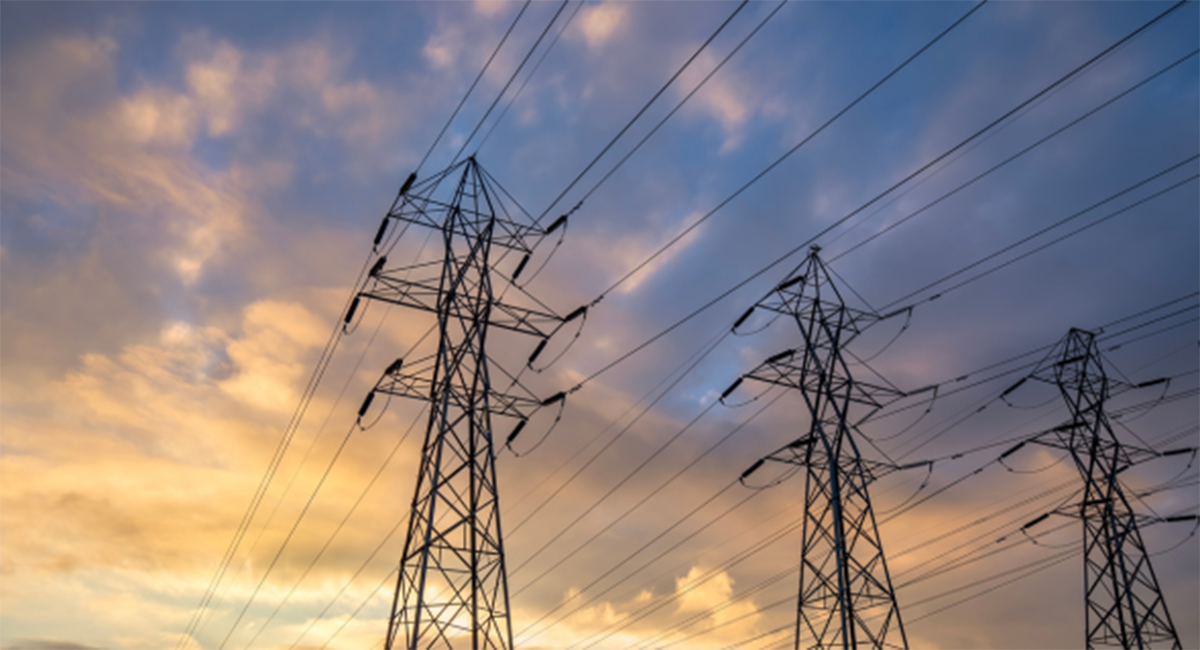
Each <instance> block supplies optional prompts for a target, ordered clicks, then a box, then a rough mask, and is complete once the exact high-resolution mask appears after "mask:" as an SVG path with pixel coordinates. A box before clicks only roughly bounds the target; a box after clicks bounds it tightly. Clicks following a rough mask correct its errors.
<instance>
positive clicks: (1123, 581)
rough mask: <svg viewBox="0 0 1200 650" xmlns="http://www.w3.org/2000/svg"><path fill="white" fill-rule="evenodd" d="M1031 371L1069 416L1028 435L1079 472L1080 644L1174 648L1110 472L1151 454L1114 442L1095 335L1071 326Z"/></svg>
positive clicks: (1174, 637)
mask: <svg viewBox="0 0 1200 650" xmlns="http://www.w3.org/2000/svg"><path fill="white" fill-rule="evenodd" d="M1031 378H1033V379H1035V380H1039V381H1043V382H1046V383H1049V384H1054V385H1057V386H1058V389H1059V391H1060V392H1061V393H1062V397H1063V399H1064V400H1066V403H1067V407H1068V408H1069V409H1070V411H1071V421H1070V422H1068V423H1066V424H1063V425H1061V426H1058V427H1055V429H1054V430H1053V431H1051V432H1050V435H1043V436H1040V437H1039V438H1038V439H1037V440H1036V442H1038V443H1039V444H1042V445H1047V446H1050V447H1054V448H1058V449H1062V450H1065V451H1067V452H1068V453H1069V454H1070V456H1071V458H1072V460H1073V461H1074V463H1075V467H1076V468H1077V469H1078V470H1079V473H1080V476H1082V478H1083V498H1082V500H1081V501H1080V502H1079V504H1078V507H1077V508H1076V509H1074V512H1069V513H1066V514H1073V515H1075V516H1078V517H1079V518H1080V520H1081V521H1082V522H1083V550H1084V552H1083V573H1084V578H1083V579H1084V596H1085V600H1086V609H1085V615H1084V620H1085V627H1086V630H1087V637H1086V638H1087V647H1088V648H1106V647H1117V648H1150V647H1154V646H1156V645H1157V646H1170V647H1171V648H1180V647H1182V646H1181V645H1180V642H1179V635H1178V634H1177V633H1176V631H1175V625H1174V624H1173V623H1172V622H1171V615H1170V614H1169V613H1168V612H1167V603H1166V601H1165V600H1164V599H1163V594H1162V590H1161V589H1160V588H1159V585H1158V579H1157V578H1156V577H1155V575H1154V568H1153V567H1152V566H1151V564H1150V555H1149V554H1147V552H1146V545H1145V543H1144V542H1143V541H1142V536H1141V533H1140V532H1139V530H1138V526H1139V521H1140V520H1143V519H1146V518H1145V517H1143V516H1140V515H1138V514H1137V513H1135V512H1134V510H1133V508H1131V507H1130V505H1129V500H1128V499H1127V498H1126V496H1125V491H1124V490H1123V489H1122V487H1121V482H1120V481H1119V480H1118V475H1119V474H1120V473H1121V472H1123V471H1125V470H1126V469H1128V468H1129V467H1131V466H1132V465H1134V464H1136V463H1138V462H1140V461H1143V460H1145V459H1147V458H1152V457H1157V456H1158V455H1159V454H1158V453H1157V452H1154V451H1152V450H1147V449H1141V448H1138V447H1134V446H1129V445H1124V444H1122V443H1121V442H1120V441H1119V440H1118V439H1117V437H1116V435H1114V433H1113V429H1112V425H1111V424H1110V422H1109V419H1108V416H1107V415H1106V413H1105V411H1104V406H1105V401H1106V399H1107V398H1108V394H1109V378H1108V376H1107V374H1106V373H1105V370H1104V365H1103V363H1102V361H1101V358H1100V350H1099V347H1098V346H1097V344H1096V336H1095V334H1093V333H1092V332H1088V331H1084V330H1079V329H1072V330H1071V331H1070V332H1068V333H1067V335H1066V337H1064V338H1063V339H1062V341H1060V342H1059V344H1058V346H1057V347H1056V348H1055V349H1054V350H1053V351H1052V352H1051V353H1050V355H1049V356H1048V357H1047V360H1046V361H1043V362H1042V363H1041V364H1040V365H1039V367H1038V368H1037V369H1035V370H1034V372H1033V374H1032V375H1031Z"/></svg>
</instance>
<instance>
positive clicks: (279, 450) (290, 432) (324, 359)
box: [177, 0, 530, 648]
mask: <svg viewBox="0 0 1200 650" xmlns="http://www.w3.org/2000/svg"><path fill="white" fill-rule="evenodd" d="M529 4H530V0H526V2H525V4H524V5H523V6H522V7H521V10H520V11H519V12H518V14H517V17H516V18H515V19H514V20H513V22H512V24H511V25H510V26H509V28H508V30H507V31H506V32H505V34H504V37H503V38H502V39H501V40H500V43H499V44H498V45H497V46H496V49H495V50H494V51H493V52H492V55H491V56H490V57H489V58H488V60H487V63H485V64H484V67H483V69H482V70H480V72H479V74H478V75H477V76H476V78H475V81H474V82H473V83H472V84H471V86H470V88H469V89H468V90H467V93H466V94H465V95H464V96H463V98H462V100H461V101H460V102H459V105H458V107H456V108H455V110H454V113H453V114H452V115H451V117H450V119H449V120H447V122H446V125H445V126H444V127H443V128H442V130H441V132H440V133H439V134H438V136H437V138H435V139H434V142H433V143H432V144H431V145H430V148H429V150H428V151H427V152H426V154H425V156H424V157H423V158H422V160H421V163H420V164H418V166H417V169H418V170H419V169H420V167H421V166H423V165H424V163H425V161H426V160H427V159H428V157H429V155H430V154H431V153H432V152H433V150H434V148H435V147H436V146H437V142H438V141H439V140H440V139H441V138H442V136H443V135H444V134H445V132H446V129H448V128H449V126H450V124H451V123H452V122H453V120H454V117H455V116H457V114H458V112H459V110H460V109H461V108H462V106H463V104H464V103H465V102H466V100H467V98H468V97H469V96H470V94H471V92H472V91H473V90H474V88H475V86H476V84H478V82H479V80H480V79H481V78H482V77H483V75H484V73H485V72H486V71H487V68H488V67H489V66H490V65H491V63H492V60H493V59H495V57H496V54H497V53H498V52H499V51H500V48H501V47H502V46H503V45H504V42H505V41H506V40H507V39H508V36H509V35H510V34H511V33H512V30H513V28H515V27H516V24H517V22H518V21H519V20H520V18H521V16H522V15H523V14H524V13H525V10H526V9H527V8H528V6H529ZM405 230H407V229H405ZM398 239H399V237H396V238H395V239H393V242H394V241H397V240H398ZM393 245H394V243H393ZM372 257H373V254H368V256H367V258H366V259H365V260H364V261H363V265H362V268H361V269H360V270H359V273H358V277H357V278H356V279H355V281H354V287H355V291H357V287H358V286H359V285H360V284H361V282H362V279H363V276H364V275H365V274H366V271H367V268H368V266H369V265H370V263H371V258H372ZM353 296H354V292H351V295H350V296H348V297H347V298H346V304H344V305H343V306H342V312H339V313H343V312H345V310H346V309H347V308H348V307H349V304H350V301H351V300H352V299H353ZM342 333H343V329H342V327H341V323H340V322H339V323H335V325H334V328H333V332H332V333H331V334H330V339H329V341H327V343H326V346H325V349H324V351H323V352H322V355H321V357H320V358H319V359H318V362H317V366H316V368H314V371H313V375H312V376H311V377H310V379H309V383H308V385H307V386H306V387H305V391H304V392H303V393H302V394H301V399H300V403H299V404H298V405H297V408H296V410H295V412H294V413H293V415H292V419H291V421H290V422H289V424H288V427H287V428H286V429H285V430H284V435H283V436H282V437H281V440H280V443H279V445H278V446H277V447H276V451H275V453H274V455H273V456H272V459H271V461H270V462H269V463H268V468H267V470H266V472H265V473H264V476H263V479H262V480H261V481H260V483H259V487H258V488H257V489H256V491H255V494H254V496H253V497H252V498H251V502H250V505H249V506H248V507H247V509H246V513H245V514H244V515H243V518H242V522H241V523H240V524H239V526H238V529H237V531H236V532H235V533H234V538H233V539H232V540H231V541H230V544H229V546H228V547H227V549H226V552H225V554H224V556H223V558H222V561H221V563H220V565H219V568H218V570H217V571H216V572H215V573H214V576H213V579H212V580H211V581H210V584H209V587H208V588H207V589H206V591H205V594H204V595H203V596H202V598H201V601H200V604H198V605H197V607H196V610H195V612H194V613H193V615H192V617H191V620H190V621H189V623H188V626H187V627H186V628H185V630H184V632H183V633H182V634H181V636H180V639H179V642H178V644H177V647H180V648H181V647H183V645H184V644H185V643H186V642H187V639H188V638H189V637H190V635H191V634H193V633H194V632H195V631H196V629H197V627H198V626H199V624H200V623H201V621H202V618H203V615H204V613H205V612H206V611H207V610H206V607H207V605H208V604H209V602H210V601H211V600H212V597H213V596H214V595H215V592H216V589H217V588H218V586H219V585H220V582H221V580H222V579H223V578H224V575H225V572H226V570H227V569H228V566H229V564H230V563H231V562H232V560H233V556H234V555H235V554H236V552H237V549H238V547H239V546H240V545H241V541H242V539H243V538H244V537H245V534H246V532H247V531H248V528H249V524H250V522H251V520H252V519H253V517H254V515H255V513H257V511H258V507H259V505H260V504H261V502H262V499H263V498H264V497H265V495H266V490H267V487H268V486H269V485H270V483H271V481H272V480H273V478H274V475H275V472H276V471H277V470H278V467H279V464H280V463H281V462H282V459H283V456H284V454H285V453H286V450H287V447H288V446H289V445H290V443H291V439H292V438H293V437H294V435H295V432H296V430H297V429H298V427H299V423H300V420H302V419H303V415H304V413H305V412H306V411H307V407H308V404H309V403H310V402H311V400H312V397H313V395H314V394H315V392H316V387H317V385H319V383H320V380H321V378H322V377H323V376H324V374H325V370H326V368H327V367H328V365H329V362H330V360H331V358H332V356H333V352H334V350H335V349H336V347H337V343H338V341H340V339H341V336H342Z"/></svg>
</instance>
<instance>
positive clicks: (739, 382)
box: [718, 376, 745, 404]
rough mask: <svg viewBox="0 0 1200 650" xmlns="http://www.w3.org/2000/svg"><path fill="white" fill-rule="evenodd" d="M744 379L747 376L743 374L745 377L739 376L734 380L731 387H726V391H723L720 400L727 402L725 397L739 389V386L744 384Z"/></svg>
mask: <svg viewBox="0 0 1200 650" xmlns="http://www.w3.org/2000/svg"><path fill="white" fill-rule="evenodd" d="M744 379H745V377H744V376H743V377H738V378H737V379H735V380H733V383H732V384H730V385H729V388H726V389H725V392H724V393H721V397H720V398H719V400H718V401H720V402H721V403H722V404H725V398H726V397H729V396H730V394H732V393H733V391H735V390H737V387H738V386H741V385H742V380H744Z"/></svg>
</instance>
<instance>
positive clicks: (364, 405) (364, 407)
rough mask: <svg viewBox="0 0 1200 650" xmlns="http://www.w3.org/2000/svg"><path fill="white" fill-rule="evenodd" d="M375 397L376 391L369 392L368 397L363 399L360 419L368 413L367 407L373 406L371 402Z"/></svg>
mask: <svg viewBox="0 0 1200 650" xmlns="http://www.w3.org/2000/svg"><path fill="white" fill-rule="evenodd" d="M374 399H375V391H371V392H369V393H367V398H366V399H364V400H363V403H362V406H360V407H358V419H359V420H361V419H362V418H363V416H364V415H366V414H367V409H369V408H371V402H372V401H373V400H374Z"/></svg>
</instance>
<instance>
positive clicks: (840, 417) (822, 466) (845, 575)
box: [726, 246, 908, 649]
mask: <svg viewBox="0 0 1200 650" xmlns="http://www.w3.org/2000/svg"><path fill="white" fill-rule="evenodd" d="M819 250H820V249H819V248H817V247H815V246H814V247H813V249H812V252H811V253H810V254H809V256H808V258H807V260H806V261H805V263H804V264H802V265H801V266H800V268H798V269H797V270H796V271H795V272H793V273H792V274H791V275H790V276H789V277H788V278H787V279H786V280H784V281H783V282H782V283H781V284H780V285H778V286H777V287H776V288H775V289H774V290H772V292H771V293H770V294H768V296H767V297H766V298H764V299H763V300H762V301H760V302H759V303H758V304H757V305H755V307H753V308H752V309H751V311H753V310H754V309H766V310H769V311H772V312H775V313H777V314H780V315H782V316H785V317H787V318H789V319H791V320H794V321H795V323H796V325H797V326H799V328H800V333H801V335H802V336H803V347H800V348H797V349H794V350H787V351H785V352H781V353H779V354H776V355H774V356H772V357H771V358H769V359H767V360H766V361H765V362H763V363H762V364H761V365H759V366H758V367H757V368H755V369H754V370H752V371H751V372H749V373H748V374H746V375H745V378H746V379H752V380H756V381H760V382H765V383H769V384H775V385H779V386H784V387H787V388H793V389H796V390H799V391H800V393H801V395H802V396H803V397H804V402H805V404H806V405H807V407H808V412H809V416H810V418H811V423H810V425H809V430H808V433H806V434H805V435H803V436H801V437H800V438H797V439H796V440H794V441H793V442H791V443H789V444H787V445H785V446H784V447H782V448H780V449H779V450H777V451H775V452H774V453H772V454H770V455H769V456H767V457H765V458H764V459H763V460H760V461H758V462H757V463H755V464H754V465H753V466H752V467H751V468H750V469H748V470H747V471H746V472H745V473H744V474H743V475H742V476H743V478H745V477H746V476H748V475H749V474H750V473H751V472H753V471H755V470H756V469H758V468H759V467H760V466H761V465H762V463H763V461H764V460H773V461H779V462H784V463H788V464H792V465H797V466H799V467H801V468H803V469H804V470H805V488H804V505H805V516H804V529H803V541H802V544H801V552H800V593H799V602H798V604H797V614H796V641H795V647H796V648H797V649H798V648H800V647H802V639H803V638H806V637H807V638H808V639H811V641H810V642H807V643H806V645H805V646H804V647H811V648H884V647H890V648H895V647H902V648H906V647H908V641H907V639H906V637H905V635H904V626H903V624H902V623H901V620H900V608H899V606H897V604H896V593H895V590H894V589H893V588H892V582H891V578H890V576H889V575H888V569H887V562H886V559H885V557H884V553H883V544H882V542H881V541H880V539H879V530H878V527H877V525H876V522H875V514H874V512H873V510H872V508H871V499H870V496H869V494H868V492H867V486H868V484H869V483H871V482H872V481H873V480H874V479H875V478H877V477H878V476H879V475H880V474H882V473H886V472H888V471H891V470H894V469H898V468H897V467H896V466H895V465H893V464H891V463H890V462H888V463H881V462H875V461H870V460H866V459H864V458H863V457H862V454H861V452H860V450H859V443H860V439H862V440H865V438H863V437H862V436H861V434H858V433H857V431H856V429H855V423H857V422H860V421H861V420H862V419H863V418H865V417H867V416H868V415H870V414H871V413H873V412H874V411H875V410H877V409H879V408H880V407H881V406H883V405H884V404H885V403H887V402H890V401H893V400H894V399H898V398H899V397H901V396H903V393H902V392H900V391H899V390H897V389H895V387H893V386H890V385H888V386H883V385H875V384H871V383H867V382H863V381H859V380H858V379H856V378H854V377H853V376H852V375H851V373H850V369H849V367H848V366H847V363H846V357H847V355H848V353H847V352H846V350H845V348H846V345H847V344H848V343H849V342H850V341H851V340H853V339H854V338H855V337H856V336H858V334H860V333H861V332H862V331H863V329H864V328H866V327H867V326H868V325H870V324H872V323H874V322H876V321H879V320H881V317H880V316H879V315H878V314H876V313H874V312H873V311H864V310H859V309H853V308H850V307H847V306H846V303H845V301H844V300H843V299H842V295H841V293H840V292H839V291H838V288H837V286H835V285H834V283H833V281H832V278H831V277H830V274H829V271H828V269H827V268H826V267H825V265H824V264H823V263H822V262H821V259H820V258H819V257H818V256H817V252H818V251H819ZM750 313H751V312H750V311H748V312H746V315H745V316H743V317H742V318H740V319H739V320H738V323H737V324H736V325H734V327H735V329H736V328H737V327H738V326H739V325H740V324H741V323H742V322H745V320H746V319H747V318H748V317H749V315H750ZM868 370H869V368H868ZM879 379H880V381H881V382H883V383H885V384H886V383H887V382H886V381H885V380H883V379H882V378H879ZM740 382H741V380H740V379H739V380H738V382H735V384H734V385H733V386H731V387H730V389H729V390H727V391H726V395H728V394H729V393H730V392H731V391H732V390H733V389H734V388H735V387H736V386H737V384H738V383H740Z"/></svg>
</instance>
